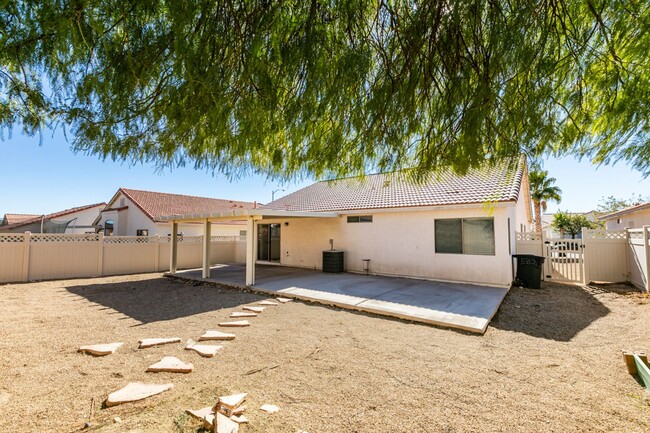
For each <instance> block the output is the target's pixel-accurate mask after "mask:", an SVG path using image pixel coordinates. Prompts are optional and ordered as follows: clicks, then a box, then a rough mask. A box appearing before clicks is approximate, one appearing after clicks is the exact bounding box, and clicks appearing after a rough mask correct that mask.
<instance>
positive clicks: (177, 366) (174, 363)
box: [147, 356, 194, 373]
mask: <svg viewBox="0 0 650 433" xmlns="http://www.w3.org/2000/svg"><path fill="white" fill-rule="evenodd" d="M193 369H194V366H193V365H192V364H190V363H189V362H188V363H185V362H183V361H181V360H180V359H178V358H176V357H175V356H165V357H164V358H163V359H161V360H160V361H158V362H156V363H155V364H153V365H150V366H149V368H147V371H151V372H154V373H157V372H160V371H167V372H169V373H191V372H192V370H193Z"/></svg>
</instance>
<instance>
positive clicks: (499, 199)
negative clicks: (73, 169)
mask: <svg viewBox="0 0 650 433" xmlns="http://www.w3.org/2000/svg"><path fill="white" fill-rule="evenodd" d="M163 219H164V220H166V221H172V225H173V226H177V225H178V224H185V223H187V222H189V221H193V222H203V224H204V227H207V226H208V225H209V223H211V222H213V221H219V220H232V219H242V220H245V221H246V222H247V226H248V230H249V232H251V231H252V232H253V236H249V237H248V239H247V260H246V265H247V266H246V284H249V285H252V284H254V281H255V266H254V265H255V263H274V264H278V265H284V266H293V267H302V268H311V269H322V266H323V251H324V250H330V249H332V248H334V249H336V250H341V251H343V252H344V253H343V254H344V269H345V270H346V271H347V272H359V273H362V272H367V273H371V274H377V275H391V276H401V277H413V278H421V279H431V280H440V281H457V282H466V283H475V284H482V285H493V286H501V287H507V286H510V284H511V283H512V281H513V272H514V266H513V260H512V254H514V252H515V241H516V237H515V232H516V231H525V229H529V228H530V225H531V222H532V216H531V200H530V188H529V184H528V172H527V167H526V161H525V159H524V158H523V157H522V158H519V159H518V160H514V161H510V162H502V163H498V164H496V165H491V166H487V165H486V166H485V167H483V168H481V169H476V170H471V171H469V172H468V173H467V174H466V175H464V176H460V175H456V174H454V173H452V172H448V171H446V172H442V173H438V174H437V175H431V176H430V177H429V178H428V179H426V180H425V181H423V182H420V183H416V182H414V181H412V180H410V179H409V178H408V177H406V176H405V173H404V172H398V173H385V174H374V175H369V176H366V177H362V178H349V179H339V180H335V181H322V182H317V183H314V184H313V185H310V186H308V187H306V188H303V189H301V190H299V191H296V192H294V193H292V194H289V195H287V196H284V197H281V198H279V199H277V200H275V201H273V202H271V203H269V204H268V205H265V206H263V207H262V208H258V209H248V210H233V211H232V212H223V213H203V214H200V213H195V214H182V213H177V214H175V215H174V214H169V215H168V216H166V217H164V218H163ZM209 248H210V246H209V245H206V247H205V250H206V252H207V253H208V255H209ZM175 250H176V245H175V242H174V237H172V259H171V269H170V271H171V272H175V261H174V251H175ZM209 275H210V269H209V266H208V262H207V261H206V260H204V270H203V276H204V277H208V276H209Z"/></svg>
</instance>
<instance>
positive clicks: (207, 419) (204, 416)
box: [185, 406, 214, 430]
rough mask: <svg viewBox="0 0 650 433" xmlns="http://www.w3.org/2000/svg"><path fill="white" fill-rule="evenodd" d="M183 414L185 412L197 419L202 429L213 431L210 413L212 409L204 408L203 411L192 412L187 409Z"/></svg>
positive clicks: (209, 407) (212, 413) (212, 420)
mask: <svg viewBox="0 0 650 433" xmlns="http://www.w3.org/2000/svg"><path fill="white" fill-rule="evenodd" d="M185 412H187V413H188V414H189V415H191V416H193V417H195V418H198V419H200V420H202V421H203V427H205V428H206V429H208V430H212V429H214V412H213V411H212V407H211V406H208V407H204V408H203V409H198V410H192V409H188V410H186V411H185Z"/></svg>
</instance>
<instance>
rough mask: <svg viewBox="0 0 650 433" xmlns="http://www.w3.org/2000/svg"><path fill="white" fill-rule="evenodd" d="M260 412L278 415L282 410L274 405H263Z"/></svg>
mask: <svg viewBox="0 0 650 433" xmlns="http://www.w3.org/2000/svg"><path fill="white" fill-rule="evenodd" d="M260 410H261V411H264V412H266V413H276V412H279V411H280V408H279V407H277V406H275V405H273V404H263V405H262V407H260Z"/></svg>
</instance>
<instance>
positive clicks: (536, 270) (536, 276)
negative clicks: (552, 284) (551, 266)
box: [512, 254, 544, 289]
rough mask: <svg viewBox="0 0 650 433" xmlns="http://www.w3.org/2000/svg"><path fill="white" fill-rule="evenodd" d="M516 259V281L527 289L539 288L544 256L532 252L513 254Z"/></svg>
mask: <svg viewBox="0 0 650 433" xmlns="http://www.w3.org/2000/svg"><path fill="white" fill-rule="evenodd" d="M512 257H514V258H516V259H517V277H516V280H515V281H516V282H517V284H519V285H523V286H524V287H528V288H529V289H539V287H540V285H541V283H542V267H543V265H544V257H540V256H535V255H533V254H513V255H512Z"/></svg>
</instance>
